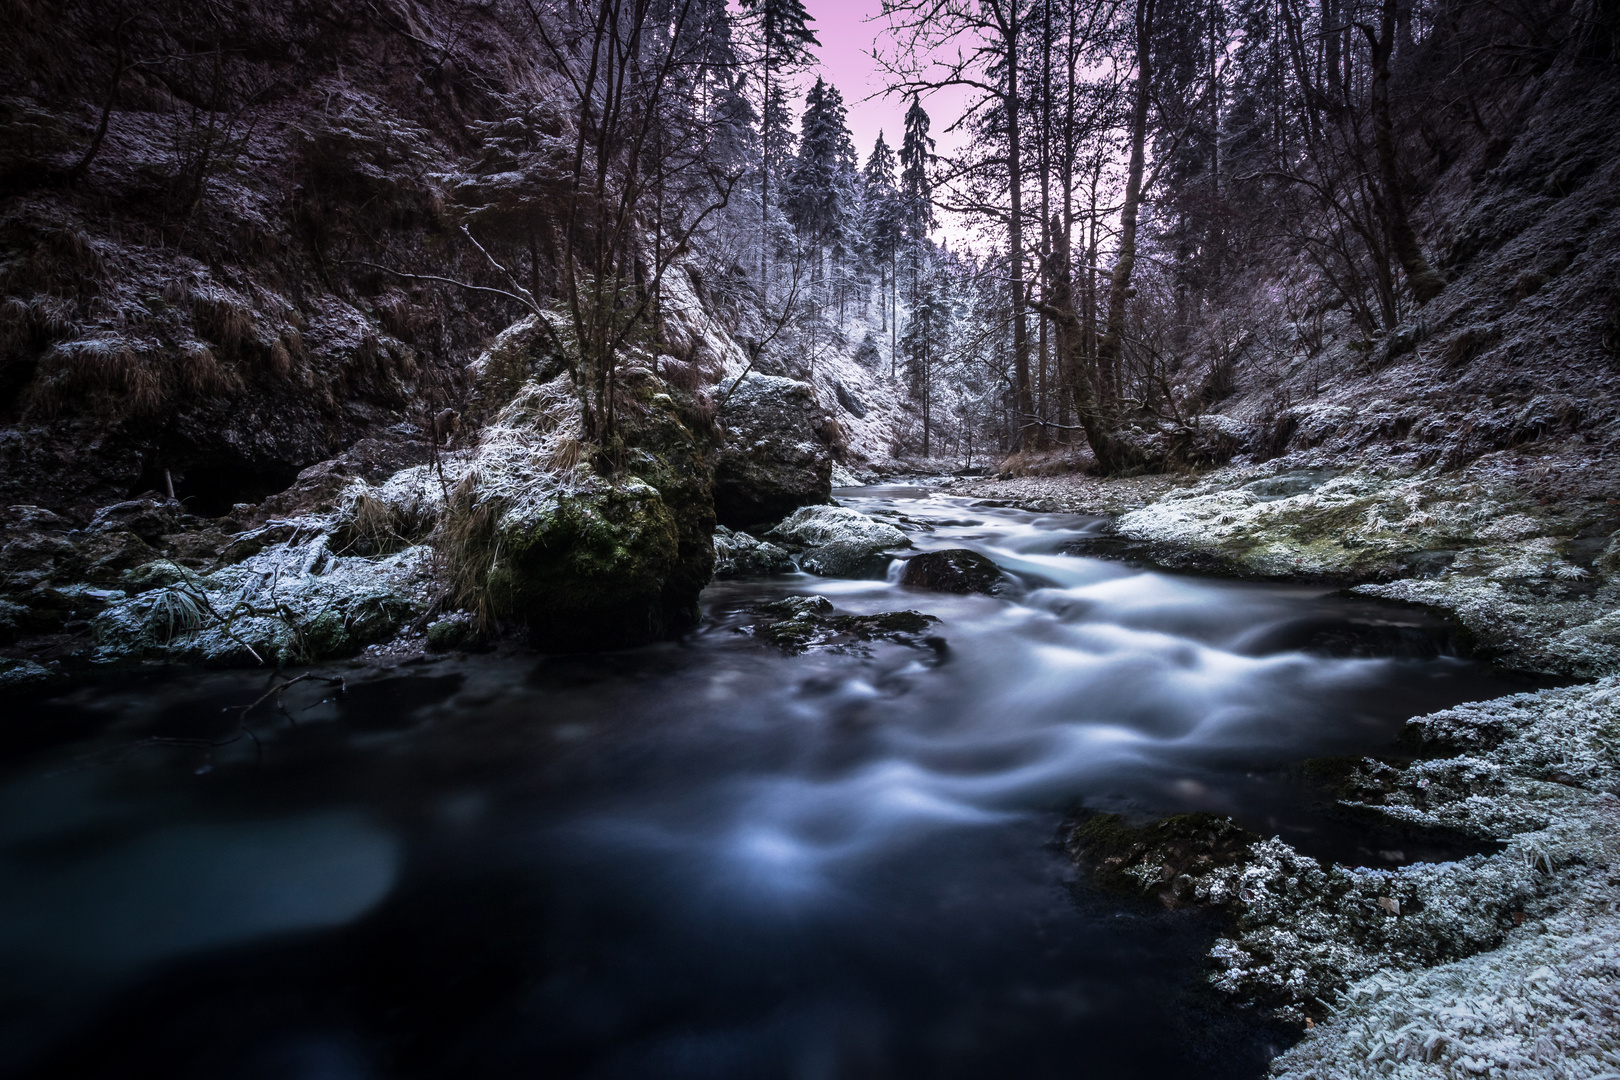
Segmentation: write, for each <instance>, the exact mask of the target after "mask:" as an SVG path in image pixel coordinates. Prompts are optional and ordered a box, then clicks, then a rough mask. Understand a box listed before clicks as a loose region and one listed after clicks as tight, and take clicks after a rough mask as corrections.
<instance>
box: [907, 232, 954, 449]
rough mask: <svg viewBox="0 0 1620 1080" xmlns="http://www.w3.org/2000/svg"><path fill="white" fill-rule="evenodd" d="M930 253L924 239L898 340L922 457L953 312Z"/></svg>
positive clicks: (928, 441) (929, 445)
mask: <svg viewBox="0 0 1620 1080" xmlns="http://www.w3.org/2000/svg"><path fill="white" fill-rule="evenodd" d="M933 254H934V253H933V244H932V243H929V242H928V241H926V240H925V241H924V242H923V247H922V249H921V252H920V258H919V260H918V262H919V264H920V267H921V269H920V271H919V273H918V277H917V284H916V287H915V292H914V293H913V296H912V303H911V312H910V314H909V317H908V318H907V320H906V332H905V334H904V336H902V337H901V339H900V350H901V352H902V353H903V354H904V355H905V358H906V380H907V382H908V383H909V384H910V390H911V396H912V397H913V398H914V399H915V400H916V401H917V403H918V405H919V406H920V408H921V410H922V421H923V446H922V451H923V457H929V456H931V455H932V452H933V428H934V424H933V419H934V399H935V397H936V384H937V383H938V381H939V376H940V369H941V368H942V367H943V366H944V363H945V360H946V358H947V356H948V355H949V352H950V341H951V316H952V309H953V305H952V304H951V298H950V288H949V282H948V280H947V279H946V276H945V274H943V273H942V272H941V268H940V267H939V266H938V265H937V264H938V261H939V260H936V259H935V258H933V257H932V256H933ZM947 255H948V253H947Z"/></svg>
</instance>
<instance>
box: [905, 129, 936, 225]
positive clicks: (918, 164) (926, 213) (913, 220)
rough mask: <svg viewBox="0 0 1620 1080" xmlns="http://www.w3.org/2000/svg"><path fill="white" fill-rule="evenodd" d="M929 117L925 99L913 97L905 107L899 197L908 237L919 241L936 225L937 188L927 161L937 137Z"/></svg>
mask: <svg viewBox="0 0 1620 1080" xmlns="http://www.w3.org/2000/svg"><path fill="white" fill-rule="evenodd" d="M928 127H929V119H928V114H927V113H926V112H924V111H923V107H922V102H921V100H919V99H918V98H916V97H913V98H912V99H911V108H909V109H907V110H906V137H905V141H904V142H902V143H901V144H900V198H901V203H902V206H903V208H904V212H905V226H906V238H907V239H908V240H911V241H913V242H916V241H918V240H920V239H922V238H924V237H926V236H927V235H928V230H929V229H932V228H933V227H934V188H933V185H932V183H930V181H929V179H928V164H929V162H931V161H932V160H933V158H934V140H933V139H931V138H929V137H928Z"/></svg>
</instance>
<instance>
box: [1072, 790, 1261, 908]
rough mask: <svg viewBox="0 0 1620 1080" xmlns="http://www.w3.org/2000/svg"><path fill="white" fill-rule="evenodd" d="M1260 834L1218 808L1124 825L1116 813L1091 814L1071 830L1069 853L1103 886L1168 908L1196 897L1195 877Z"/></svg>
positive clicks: (1239, 855)
mask: <svg viewBox="0 0 1620 1080" xmlns="http://www.w3.org/2000/svg"><path fill="white" fill-rule="evenodd" d="M1259 839H1260V837H1258V836H1256V835H1255V834H1254V833H1251V832H1249V831H1248V830H1247V829H1244V828H1242V827H1241V826H1239V825H1237V824H1235V823H1234V822H1233V821H1232V819H1231V818H1224V817H1221V816H1219V815H1218V814H1209V813H1203V812H1199V813H1194V814H1175V815H1173V816H1171V817H1167V818H1164V819H1163V820H1161V821H1155V822H1151V823H1149V824H1147V825H1141V826H1134V825H1127V824H1126V823H1125V820H1124V819H1123V818H1122V817H1120V816H1119V815H1118V814H1090V815H1088V816H1085V817H1083V818H1081V819H1080V820H1079V821H1078V822H1077V823H1076V824H1075V825H1074V826H1073V827H1072V828H1071V829H1070V831H1069V842H1068V847H1069V854H1070V856H1071V857H1072V858H1073V859H1074V860H1075V861H1076V862H1077V863H1080V864H1081V865H1083V866H1085V867H1086V868H1087V869H1089V870H1090V871H1091V874H1092V879H1093V880H1094V881H1096V883H1097V884H1098V885H1101V886H1102V887H1103V888H1107V889H1115V890H1118V891H1121V892H1131V893H1136V894H1138V895H1142V896H1156V897H1157V899H1158V900H1159V902H1160V903H1162V904H1163V905H1164V906H1165V907H1167V908H1177V907H1182V906H1185V905H1187V904H1192V903H1196V902H1197V897H1196V895H1195V889H1196V886H1197V883H1198V882H1197V879H1198V878H1200V877H1203V876H1204V875H1205V874H1208V873H1209V872H1210V871H1211V870H1215V869H1218V868H1220V867H1225V866H1232V865H1235V864H1237V863H1239V862H1242V861H1244V860H1245V859H1247V858H1248V856H1249V851H1250V847H1251V846H1252V845H1253V844H1255V843H1256V842H1258V841H1259Z"/></svg>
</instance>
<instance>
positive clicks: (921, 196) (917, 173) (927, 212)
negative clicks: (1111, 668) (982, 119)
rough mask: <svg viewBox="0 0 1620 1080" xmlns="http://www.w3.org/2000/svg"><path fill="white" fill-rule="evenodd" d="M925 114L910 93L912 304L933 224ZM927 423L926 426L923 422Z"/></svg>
mask: <svg viewBox="0 0 1620 1080" xmlns="http://www.w3.org/2000/svg"><path fill="white" fill-rule="evenodd" d="M928 127H929V120H928V114H927V113H926V112H924V111H923V107H922V101H921V100H920V99H919V98H917V97H915V96H913V97H912V99H911V108H909V109H907V110H906V137H905V140H904V141H903V142H901V144H900V212H901V227H902V230H903V241H904V243H905V246H906V248H907V250H908V254H909V259H908V261H909V263H910V264H911V303H912V306H913V307H915V306H916V305H917V304H918V303H919V302H920V296H919V293H918V290H919V289H920V287H921V274H922V266H923V261H924V257H925V251H924V247H925V245H926V244H927V242H928V230H929V229H931V228H933V227H934V189H933V185H932V184H931V183H930V182H929V179H928V165H929V162H931V161H932V160H933V157H934V140H933V139H931V138H929V137H928ZM925 426H926V425H925Z"/></svg>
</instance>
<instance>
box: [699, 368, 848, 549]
mask: <svg viewBox="0 0 1620 1080" xmlns="http://www.w3.org/2000/svg"><path fill="white" fill-rule="evenodd" d="M719 422H720V424H721V425H722V426H723V427H724V428H725V430H726V441H725V444H724V445H723V446H722V447H721V449H720V452H719V454H718V455H717V457H716V460H715V474H714V506H715V513H716V514H717V515H718V517H719V521H720V523H721V524H722V525H726V526H729V527H731V528H733V529H746V528H751V527H753V526H755V525H758V524H759V523H761V522H769V521H779V520H781V519H782V518H783V517H785V516H786V515H788V514H791V513H792V512H793V511H794V510H796V509H798V508H799V507H801V506H813V505H816V504H819V503H826V502H829V501H830V500H831V499H832V469H833V447H834V445H835V444H836V442H837V434H838V433H837V426H836V424H835V423H833V421H832V420H831V417H830V416H828V415H827V413H826V411H825V410H824V409H822V408H821V406H820V405H819V404H818V403H817V401H816V396H815V392H814V391H813V390H812V389H811V388H810V386H809V385H808V384H807V383H802V382H797V381H795V380H793V379H784V378H778V377H776V376H772V375H759V374H749V375H746V376H744V377H743V379H742V380H741V382H740V383H738V384H737V388H736V389H735V390H734V391H732V392H731V394H730V396H729V397H727V398H726V399H725V403H724V408H723V409H722V410H721V412H720V417H719Z"/></svg>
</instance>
